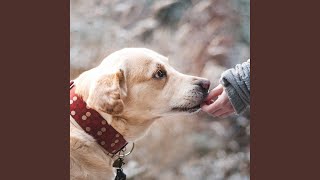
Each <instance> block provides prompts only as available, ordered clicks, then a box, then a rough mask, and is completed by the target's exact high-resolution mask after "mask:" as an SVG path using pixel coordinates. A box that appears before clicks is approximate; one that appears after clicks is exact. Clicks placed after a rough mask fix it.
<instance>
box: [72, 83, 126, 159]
mask: <svg viewBox="0 0 320 180" xmlns="http://www.w3.org/2000/svg"><path fill="white" fill-rule="evenodd" d="M75 89H76V88H75V85H74V83H73V81H71V82H70V115H71V116H72V117H73V119H75V121H76V122H77V123H78V124H79V125H80V127H81V128H82V129H83V130H84V131H85V132H86V133H88V134H89V135H91V136H92V137H93V138H94V139H95V140H96V141H97V142H98V143H99V144H100V145H101V146H102V147H103V148H104V149H105V150H107V152H108V153H111V154H116V153H117V152H119V151H120V150H121V149H123V148H124V147H125V146H126V145H127V144H128V142H127V141H126V140H125V139H124V138H123V136H122V135H121V134H120V133H118V132H117V131H116V130H115V129H114V128H113V127H112V126H111V125H109V124H108V123H107V121H106V120H105V119H104V118H103V117H102V116H101V115H100V114H99V113H98V112H97V111H95V110H93V109H90V108H88V107H87V106H86V102H84V101H83V99H82V98H81V97H80V96H78V95H77V94H75Z"/></svg>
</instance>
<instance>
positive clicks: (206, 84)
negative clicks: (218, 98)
mask: <svg viewBox="0 0 320 180" xmlns="http://www.w3.org/2000/svg"><path fill="white" fill-rule="evenodd" d="M196 85H198V86H200V87H201V88H202V89H203V90H205V91H208V90H209V87H210V81H209V80H207V79H201V80H197V81H196Z"/></svg>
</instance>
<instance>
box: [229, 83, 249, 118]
mask: <svg viewBox="0 0 320 180" xmlns="http://www.w3.org/2000/svg"><path fill="white" fill-rule="evenodd" d="M225 89H226V91H227V94H228V98H229V101H230V102H231V104H232V106H233V109H234V110H235V111H236V113H237V114H241V113H242V112H244V111H245V109H246V105H245V103H243V101H242V99H241V97H240V96H239V94H238V93H237V91H236V90H235V89H234V88H233V87H232V85H231V84H229V85H227V86H225Z"/></svg>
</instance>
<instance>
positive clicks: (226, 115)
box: [220, 111, 234, 118]
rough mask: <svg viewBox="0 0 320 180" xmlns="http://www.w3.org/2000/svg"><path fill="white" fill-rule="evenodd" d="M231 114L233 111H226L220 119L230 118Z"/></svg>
mask: <svg viewBox="0 0 320 180" xmlns="http://www.w3.org/2000/svg"><path fill="white" fill-rule="evenodd" d="M233 114H234V111H228V112H226V113H224V114H222V115H221V116H220V117H221V118H226V117H228V116H231V115H233Z"/></svg>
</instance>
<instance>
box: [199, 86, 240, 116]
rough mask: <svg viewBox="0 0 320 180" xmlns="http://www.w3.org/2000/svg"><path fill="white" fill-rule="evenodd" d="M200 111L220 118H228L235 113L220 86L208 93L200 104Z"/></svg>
mask: <svg viewBox="0 0 320 180" xmlns="http://www.w3.org/2000/svg"><path fill="white" fill-rule="evenodd" d="M201 109H202V111H204V112H207V113H209V114H210V115H213V116H217V117H220V118H221V117H226V116H229V115H231V114H233V113H234V112H235V110H234V109H233V106H232V104H231V102H230V100H229V98H228V95H227V92H226V91H225V90H224V88H223V86H222V85H221V84H219V85H218V86H217V87H215V88H214V89H212V90H211V91H210V93H209V95H208V96H207V98H206V99H205V101H204V103H202V104H201Z"/></svg>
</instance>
